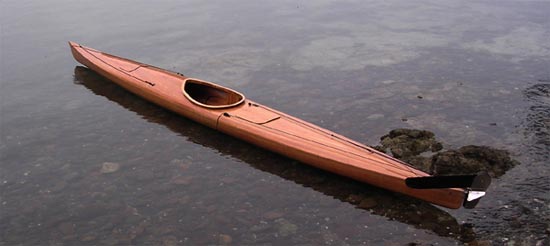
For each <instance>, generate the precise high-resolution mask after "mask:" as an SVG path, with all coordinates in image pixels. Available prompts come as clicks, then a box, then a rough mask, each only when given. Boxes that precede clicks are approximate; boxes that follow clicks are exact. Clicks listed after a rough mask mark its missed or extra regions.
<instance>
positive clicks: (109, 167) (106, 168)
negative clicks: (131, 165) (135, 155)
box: [99, 162, 120, 173]
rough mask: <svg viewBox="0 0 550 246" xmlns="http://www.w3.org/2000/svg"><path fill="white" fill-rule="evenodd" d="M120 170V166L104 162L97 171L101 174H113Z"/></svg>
mask: <svg viewBox="0 0 550 246" xmlns="http://www.w3.org/2000/svg"><path fill="white" fill-rule="evenodd" d="M118 169H120V164H118V163H115V162H104V163H103V165H101V169H100V170H99V171H100V172H101V173H114V172H116V171H118Z"/></svg>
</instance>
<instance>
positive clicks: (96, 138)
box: [0, 1, 550, 245]
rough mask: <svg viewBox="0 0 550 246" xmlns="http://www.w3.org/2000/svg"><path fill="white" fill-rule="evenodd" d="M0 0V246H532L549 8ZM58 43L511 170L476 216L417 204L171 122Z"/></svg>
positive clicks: (370, 134)
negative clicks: (484, 153)
mask: <svg viewBox="0 0 550 246" xmlns="http://www.w3.org/2000/svg"><path fill="white" fill-rule="evenodd" d="M0 6H1V8H0V10H1V11H2V13H1V14H0V16H1V17H0V19H1V23H2V30H1V42H0V45H1V49H0V51H1V52H0V54H1V60H0V62H1V66H0V68H1V73H0V76H1V77H0V78H1V90H0V93H1V94H0V95H1V97H0V102H1V104H0V106H1V117H0V126H1V135H2V140H1V142H0V155H1V156H0V199H1V204H0V212H1V213H0V230H1V232H2V233H1V234H0V235H1V236H0V245H14V244H24V245H36V244H41V245H49V244H54V245H58V244H59V245H77V244H89V245H92V244H107V245H109V244H110V245H114V244H119V245H120V244H122V245H124V244H161V245H177V244H189V245H197V244H236V245H242V244H266V243H267V244H276V245H279V244H310V245H317V244H350V245H357V244H369V245H404V244H407V243H419V244H423V243H425V244H428V243H432V244H439V245H449V244H462V243H464V242H472V241H484V242H485V243H487V242H490V243H492V244H496V245H500V244H509V245H512V244H514V243H516V244H517V243H523V244H524V245H536V244H537V243H539V244H543V245H544V244H548V243H549V239H548V233H549V230H550V229H549V227H550V195H549V193H548V190H550V181H549V179H548V176H549V171H548V164H549V163H550V154H549V153H550V142H549V139H550V99H549V98H550V95H549V91H550V43H549V42H548V41H547V40H550V31H549V30H550V20H549V17H548V14H547V13H548V12H550V3H548V2H536V1H518V2H512V1H509V2H504V3H502V2H498V3H496V2H489V1H480V2H467V3H466V2H464V3H461V2H453V1H421V2H414V3H411V2H408V1H390V2H387V1H386V2H384V3H382V2H378V1H373V2H365V1H348V2H342V1H338V2H336V1H316V2H314V3H313V2H302V1H300V2H296V1H270V2H258V1H238V2H231V3H229V2H228V3H225V2H204V1H194V2H193V1H189V2H179V1H174V2H164V3H157V4H156V5H151V4H150V3H143V2H136V1H117V2H116V3H112V2H105V3H98V2H97V1H94V2H78V3H74V2H72V1H48V2H47V3H46V2H44V1H41V2H38V1H34V2H33V1H17V2H6V1H4V2H2V3H1V5H0ZM69 40H72V41H76V42H79V43H82V44H84V45H87V46H90V47H93V48H96V49H99V50H103V51H106V52H110V53H113V54H116V55H120V56H123V57H128V58H131V59H134V60H138V61H141V62H145V63H149V64H152V65H155V66H159V67H163V68H167V69H170V70H174V71H178V72H182V73H184V74H185V75H187V76H191V77H198V78H202V79H206V80H210V81H214V82H218V83H220V84H223V85H225V86H229V87H231V88H234V89H237V90H239V91H241V92H243V93H245V94H246V95H247V97H248V98H251V99H253V100H255V101H258V102H260V103H262V104H266V105H268V106H270V107H273V108H276V109H278V110H281V111H283V112H286V113H289V114H291V115H294V116H298V117H300V118H302V119H305V120H307V121H310V122H313V123H315V124H318V125H320V126H323V127H325V128H328V129H331V130H333V131H336V132H339V133H342V134H343V135H346V136H349V137H351V138H353V139H356V140H358V141H360V142H364V143H367V144H377V143H378V140H379V138H380V137H381V136H382V135H384V134H386V133H387V132H388V131H389V130H391V129H394V128H400V127H407V128H418V129H426V130H429V131H433V132H435V133H436V136H437V138H438V139H439V140H440V141H442V142H444V143H445V147H446V148H457V147H460V146H463V145H469V144H477V145H488V146H491V147H496V148H502V149H506V150H509V151H511V152H512V153H513V155H514V158H515V159H517V160H519V161H520V162H521V163H522V164H521V165H519V166H517V167H515V168H514V169H512V170H510V171H509V172H508V173H507V174H505V175H504V176H502V177H500V178H499V179H496V180H495V181H494V183H493V185H492V187H491V188H490V190H489V193H488V195H487V197H485V198H484V199H483V200H482V201H481V202H480V204H479V206H478V207H477V208H476V209H473V210H447V209H443V208H440V207H436V206H432V205H429V204H426V203H424V202H421V201H418V200H414V199H410V198H406V197H404V196H401V195H396V194H393V193H390V192H387V191H384V190H381V189H377V188H373V187H370V186H368V185H364V184H359V183H356V182H354V181H351V180H349V179H346V178H342V177H338V176H335V175H332V174H329V173H326V172H323V171H320V170H317V169H314V168H310V167H308V166H305V165H303V164H301V163H298V162H295V161H293V160H290V159H287V158H284V157H281V156H279V155H276V154H273V153H270V152H267V151H265V150H262V149H259V148H256V147H254V146H251V145H249V144H246V143H244V142H241V141H239V140H236V139H233V138H231V137H228V136H225V135H223V134H220V133H217V132H215V131H213V130H211V129H208V128H205V127H203V126H200V125H198V124H196V123H194V122H191V121H189V120H187V119H184V118H181V117H179V116H176V115H174V114H172V113H170V112H168V111H166V110H163V109H161V108H159V107H157V106H155V105H152V104H150V103H148V102H146V101H144V100H142V99H139V98H138V97H136V96H133V95H132V94H129V93H127V92H125V91H124V90H123V89H121V88H120V87H117V86H115V85H113V84H111V83H110V82H109V81H107V80H105V79H104V78H102V77H100V76H98V75H97V74H95V73H94V72H92V71H90V70H88V69H86V68H84V67H80V66H78V64H77V63H76V62H75V61H74V60H73V58H72V57H71V54H70V52H69V48H68V45H67V41H69ZM113 163H114V164H113ZM358 200H359V201H360V200H363V201H367V202H363V203H361V204H357V201H358Z"/></svg>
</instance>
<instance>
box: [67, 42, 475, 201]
mask: <svg viewBox="0 0 550 246" xmlns="http://www.w3.org/2000/svg"><path fill="white" fill-rule="evenodd" d="M69 45H70V47H71V52H72V54H73V56H74V58H75V59H76V60H77V61H78V62H79V63H81V64H83V65H85V66H86V67H88V68H90V69H91V70H93V71H95V72H97V73H99V74H100V75H102V76H104V77H106V78H107V79H109V80H111V81H113V82H114V83H116V84H118V85H120V86H122V87H123V88H125V89H127V90H128V91H130V92H132V93H134V94H136V95H138V96H140V97H142V98H144V99H146V100H148V101H151V102H153V103H155V104H157V105H159V106H161V107H164V108H166V109H168V110H171V111H173V112H175V113H177V114H180V115H182V116H184V117H186V118H189V119H191V120H194V121H196V122H198V123H200V124H203V125H206V126H208V127H210V128H213V129H215V130H218V131H221V132H223V133H226V134H228V135H231V136H233V137H236V138H239V139H241V140H244V141H246V142H249V143H252V144H254V145H257V146H260V147H262V148H265V149H268V150H270V151H273V152H276V153H279V154H281V155H285V156H287V157H290V158H292V159H296V160H298V161H301V162H303V163H306V164H309V165H312V166H315V167H317V168H321V169H324V170H327V171H330V172H333V173H337V174H339V175H342V176H346V177H349V178H352V179H355V180H358V181H361V182H364V183H368V184H371V185H374V186H378V187H381V188H384V189H387V190H391V191H395V192H398V193H402V194H405V195H408V196H412V197H415V198H418V199H421V200H425V201H428V202H430V203H433V204H437V205H440V206H444V207H448V208H460V207H461V206H462V204H463V202H464V199H465V196H466V192H465V190H464V189H458V188H446V189H413V188H410V187H408V186H407V185H406V183H405V179H407V178H410V177H424V176H429V175H428V174H427V173H424V172H422V171H419V170H417V169H414V168H412V167H411V166H409V165H408V164H406V163H404V162H402V161H400V160H397V159H395V158H393V157H391V156H388V155H386V154H384V153H381V152H378V151H376V150H374V149H373V148H371V147H368V146H366V145H363V144H361V143H358V142H356V141H353V140H351V139H349V138H346V137H344V136H341V135H339V134H336V133H334V132H331V131H329V130H326V129H323V128H321V127H319V126H316V125H313V124H311V123H308V122H305V121H303V120H301V119H298V118H295V117H293V116H290V115H287V114H285V113H282V112H279V111H277V110H274V109H271V108H269V107H267V106H264V105H261V104H259V103H257V102H254V101H251V100H249V99H245V98H244V95H242V94H240V93H238V92H236V91H233V90H231V89H229V88H225V87H223V86H220V85H216V84H213V83H211V82H207V81H202V80H198V79H191V78H187V77H185V76H183V75H182V74H179V73H175V72H171V71H167V70H164V69H161V68H157V67H154V66H151V65H147V64H143V63H139V62H135V61H132V60H128V59H125V58H121V57H117V56H113V55H110V54H107V53H103V52H101V51H97V50H94V49H91V48H88V47H85V46H82V45H79V44H77V43H74V42H69ZM187 81H193V82H194V83H204V84H205V85H206V86H215V87H216V89H217V90H220V91H222V92H223V93H222V94H224V95H225V94H228V93H229V94H231V93H237V94H236V95H237V97H238V95H241V96H242V98H239V100H235V101H234V102H232V104H231V105H229V106H213V107H209V105H203V104H202V103H199V102H197V101H195V100H193V98H191V97H190V95H188V93H186V92H185V88H186V82H187ZM191 96H192V95H191ZM205 100H206V99H205ZM207 104H208V103H207Z"/></svg>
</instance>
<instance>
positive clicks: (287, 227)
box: [276, 218, 298, 237]
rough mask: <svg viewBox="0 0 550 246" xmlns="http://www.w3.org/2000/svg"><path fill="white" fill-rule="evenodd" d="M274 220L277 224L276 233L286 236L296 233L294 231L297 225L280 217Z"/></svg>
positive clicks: (296, 229)
mask: <svg viewBox="0 0 550 246" xmlns="http://www.w3.org/2000/svg"><path fill="white" fill-rule="evenodd" d="M276 222H277V224H278V226H277V231H278V234H279V235H280V236H282V237H287V236H290V235H293V234H296V232H297V231H298V226H297V225H295V224H292V223H290V222H289V221H288V220H285V219H282V218H281V219H278V220H276Z"/></svg>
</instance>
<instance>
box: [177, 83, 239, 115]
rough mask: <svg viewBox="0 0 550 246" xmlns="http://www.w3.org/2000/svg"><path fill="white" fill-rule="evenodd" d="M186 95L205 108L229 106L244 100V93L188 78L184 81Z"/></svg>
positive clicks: (183, 88)
mask: <svg viewBox="0 0 550 246" xmlns="http://www.w3.org/2000/svg"><path fill="white" fill-rule="evenodd" d="M182 91H183V94H184V95H185V97H187V99H189V100H190V101H191V102H192V103H194V104H196V105H199V106H201V107H205V108H229V107H234V106H237V105H239V104H241V103H242V102H244V99H245V98H244V95H243V94H241V93H239V92H237V91H234V90H232V89H229V88H226V87H223V86H219V85H216V84H214V83H211V82H208V81H204V80H199V79H191V78H187V79H185V80H184V81H183V83H182Z"/></svg>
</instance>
